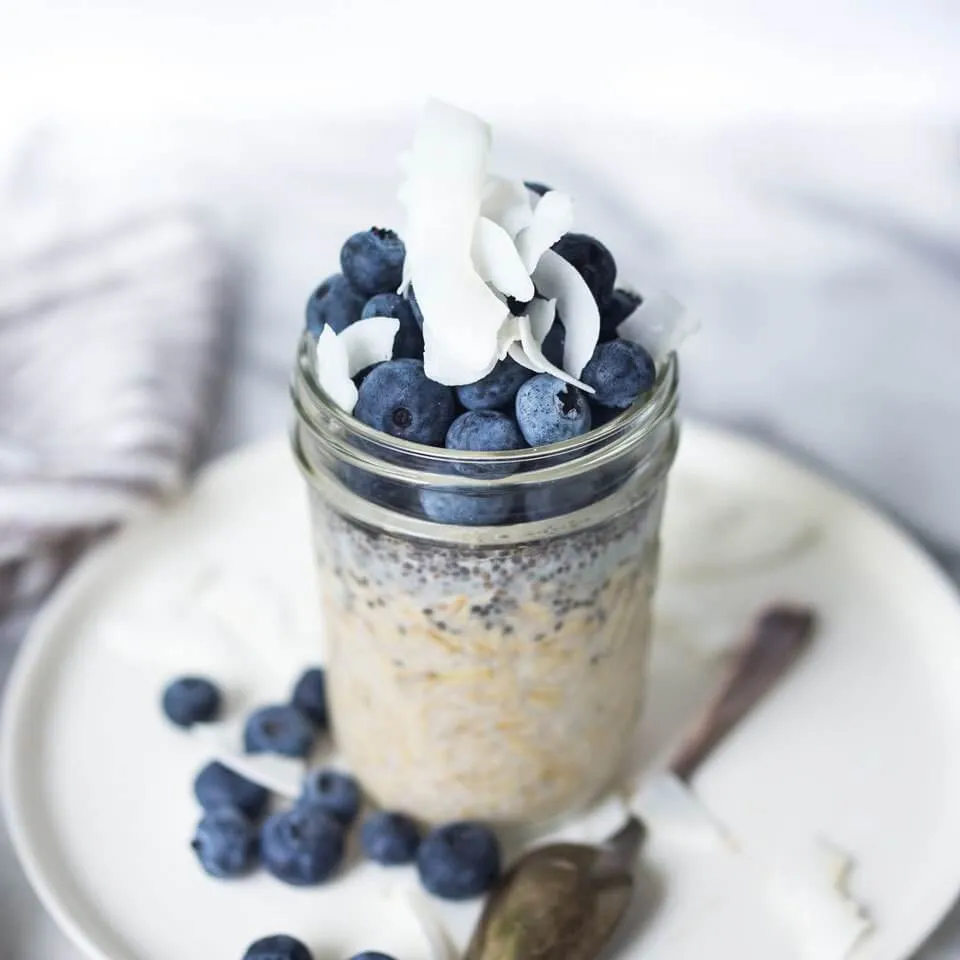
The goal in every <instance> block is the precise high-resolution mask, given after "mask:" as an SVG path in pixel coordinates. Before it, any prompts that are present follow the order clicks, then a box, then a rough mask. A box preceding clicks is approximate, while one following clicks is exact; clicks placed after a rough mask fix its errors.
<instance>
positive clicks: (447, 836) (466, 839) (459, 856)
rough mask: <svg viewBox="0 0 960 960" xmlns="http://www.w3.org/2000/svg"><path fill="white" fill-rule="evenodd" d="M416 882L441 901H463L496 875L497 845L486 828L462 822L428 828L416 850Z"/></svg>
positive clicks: (498, 864)
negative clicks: (430, 829)
mask: <svg viewBox="0 0 960 960" xmlns="http://www.w3.org/2000/svg"><path fill="white" fill-rule="evenodd" d="M417 870H418V872H419V874H420V882H421V883H422V884H423V885H424V887H426V889H427V890H429V891H430V893H432V894H434V896H437V897H442V898H443V899H444V900H467V899H469V898H470V897H476V896H479V895H480V894H481V893H484V892H485V891H487V890H489V889H490V887H491V886H492V885H493V883H494V881H495V880H496V879H497V877H498V876H499V875H500V845H499V844H498V843H497V838H496V836H495V835H494V833H493V831H491V830H490V829H489V828H488V827H485V826H483V824H480V823H470V822H467V821H463V822H460V823H448V824H445V825H444V826H442V827H437V828H436V829H435V830H433V831H431V833H429V834H428V835H427V837H426V838H425V839H424V841H423V843H421V844H420V849H419V850H418V851H417Z"/></svg>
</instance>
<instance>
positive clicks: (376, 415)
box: [353, 358, 457, 447]
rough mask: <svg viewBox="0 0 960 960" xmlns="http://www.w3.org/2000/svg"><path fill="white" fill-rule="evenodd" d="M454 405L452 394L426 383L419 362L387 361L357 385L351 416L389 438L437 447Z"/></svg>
mask: <svg viewBox="0 0 960 960" xmlns="http://www.w3.org/2000/svg"><path fill="white" fill-rule="evenodd" d="M456 412H457V402H456V397H455V395H454V392H453V390H452V389H451V388H450V387H445V386H443V384H440V383H435V382H434V381H433V380H430V379H429V378H428V377H427V375H426V374H425V373H424V372H423V363H422V361H420V360H411V359H409V358H404V359H402V360H388V361H387V362H386V363H381V364H380V365H379V366H377V367H375V368H374V369H373V370H371V371H370V374H369V375H368V376H367V378H366V380H364V381H363V383H362V384H360V390H359V391H358V397H357V404H356V407H355V408H354V411H353V415H354V416H355V417H356V418H357V419H358V420H360V421H362V422H363V423H365V424H367V426H369V427H373V428H374V429H375V430H380V431H382V432H383V433H388V434H390V436H392V437H400V438H401V439H403V440H411V441H413V442H414V443H425V444H430V445H432V446H437V447H439V446H441V445H442V444H443V440H444V437H446V435H447V430H448V429H449V427H450V424H451V423H453V418H454V417H455V416H456Z"/></svg>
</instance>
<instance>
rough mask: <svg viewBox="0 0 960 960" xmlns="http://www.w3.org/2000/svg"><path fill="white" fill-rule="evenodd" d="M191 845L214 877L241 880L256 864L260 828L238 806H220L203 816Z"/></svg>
mask: <svg viewBox="0 0 960 960" xmlns="http://www.w3.org/2000/svg"><path fill="white" fill-rule="evenodd" d="M190 846H191V847H193V851H194V853H196V855H197V859H198V860H199V861H200V866H201V867H203V869H204V870H206V872H207V873H209V874H210V876H211V877H219V878H221V879H226V878H231V877H240V876H243V874H245V873H248V872H249V871H250V870H251V869H252V868H253V866H254V864H255V863H256V859H257V829H256V827H255V826H254V825H253V824H252V823H251V822H250V821H249V820H248V819H247V818H246V817H245V816H244V815H243V814H242V813H241V812H240V811H239V810H237V808H236V807H217V809H216V810H208V811H207V812H206V813H205V814H204V815H203V818H202V819H201V821H200V823H199V824H197V829H196V832H195V833H194V835H193V840H192V841H191V842H190Z"/></svg>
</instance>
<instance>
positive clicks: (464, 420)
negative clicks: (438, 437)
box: [446, 410, 526, 477]
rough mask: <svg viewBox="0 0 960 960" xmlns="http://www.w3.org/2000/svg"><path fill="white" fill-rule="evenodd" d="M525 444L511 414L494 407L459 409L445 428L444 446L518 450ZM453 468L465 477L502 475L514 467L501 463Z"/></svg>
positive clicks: (452, 448) (456, 448)
mask: <svg viewBox="0 0 960 960" xmlns="http://www.w3.org/2000/svg"><path fill="white" fill-rule="evenodd" d="M525 446H526V443H525V442H524V439H523V435H522V434H521V433H520V429H519V428H518V427H517V424H516V421H515V420H514V419H513V417H508V416H507V415H506V414H505V413H500V412H499V411H498V410H468V411H467V412H466V413H461V414H460V416H459V417H457V419H456V420H454V421H453V423H451V424H450V429H449V430H448V431H447V440H446V447H447V449H448V450H477V451H491V452H493V451H497V450H521V449H522V448H523V447H525ZM455 469H456V470H457V472H458V473H462V474H464V475H465V476H468V477H506V476H509V474H511V473H513V471H514V469H515V468H514V467H511V466H508V465H505V464H491V463H477V464H474V463H471V464H465V463H462V464H456V466H455Z"/></svg>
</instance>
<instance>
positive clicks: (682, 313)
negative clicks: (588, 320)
mask: <svg viewBox="0 0 960 960" xmlns="http://www.w3.org/2000/svg"><path fill="white" fill-rule="evenodd" d="M699 329H700V324H699V322H698V321H697V320H695V319H694V318H693V317H691V316H690V314H689V313H687V312H686V310H685V309H684V307H683V305H682V304H681V303H680V302H679V301H678V300H676V299H674V298H673V297H672V296H670V294H669V293H664V292H663V291H657V292H655V293H652V294H651V295H650V296H648V297H644V298H643V301H642V302H641V303H640V304H639V305H638V306H637V308H636V310H634V311H633V313H631V314H630V316H629V317H627V318H626V320H624V321H623V322H622V323H621V324H620V325H619V326H618V327H617V336H618V337H620V338H621V339H622V340H630V341H632V342H633V343H638V344H640V346H641V347H643V348H644V349H645V350H646V351H647V353H649V354H650V356H651V357H653V359H654V360H656V361H657V363H660V362H661V361H662V360H664V359H666V357H667V356H668V355H669V354H671V353H673V352H674V351H675V350H677V348H678V347H679V346H680V344H681V343H683V341H684V340H686V339H687V337H689V336H690V335H691V334H694V333H696V332H697V330H699Z"/></svg>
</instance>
